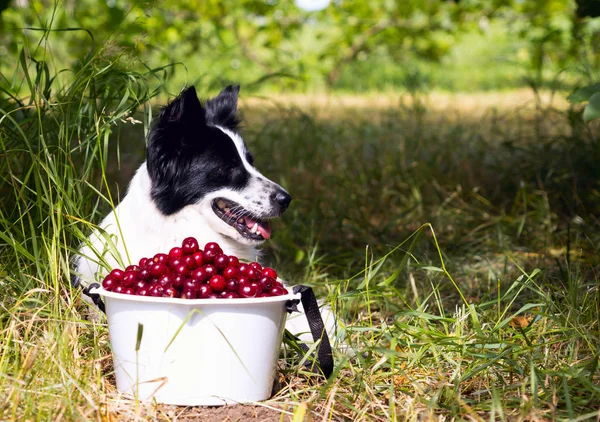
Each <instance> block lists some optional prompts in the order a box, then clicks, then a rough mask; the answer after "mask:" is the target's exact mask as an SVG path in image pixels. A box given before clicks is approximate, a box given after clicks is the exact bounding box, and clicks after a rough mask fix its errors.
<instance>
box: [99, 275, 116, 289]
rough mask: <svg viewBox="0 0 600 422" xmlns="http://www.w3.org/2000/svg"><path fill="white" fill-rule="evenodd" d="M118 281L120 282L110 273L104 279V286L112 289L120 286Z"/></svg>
mask: <svg viewBox="0 0 600 422" xmlns="http://www.w3.org/2000/svg"><path fill="white" fill-rule="evenodd" d="M118 283H119V282H118V281H117V280H116V279H114V278H113V277H112V276H110V275H108V276H106V278H105V279H104V280H102V287H104V288H105V289H106V290H108V291H111V290H112V289H114V288H115V287H117V286H118Z"/></svg>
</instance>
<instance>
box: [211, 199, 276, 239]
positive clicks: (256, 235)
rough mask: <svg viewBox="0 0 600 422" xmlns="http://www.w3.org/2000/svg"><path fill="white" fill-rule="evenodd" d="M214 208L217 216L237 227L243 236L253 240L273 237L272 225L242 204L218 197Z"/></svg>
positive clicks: (213, 203)
mask: <svg viewBox="0 0 600 422" xmlns="http://www.w3.org/2000/svg"><path fill="white" fill-rule="evenodd" d="M212 209H213V211H214V212H215V214H217V216H218V217H219V218H220V219H221V220H223V221H224V222H226V223H227V224H229V225H230V226H231V227H233V228H234V229H236V230H237V231H238V233H240V234H241V235H242V236H244V237H246V238H248V239H252V240H259V241H260V240H265V239H268V238H270V237H271V226H270V225H269V222H268V221H266V220H261V219H260V218H258V217H256V216H254V215H252V214H251V213H250V211H248V210H247V209H245V208H243V207H242V206H241V205H239V204H237V203H235V202H233V201H229V200H228V199H224V198H218V199H215V200H214V201H213V202H212Z"/></svg>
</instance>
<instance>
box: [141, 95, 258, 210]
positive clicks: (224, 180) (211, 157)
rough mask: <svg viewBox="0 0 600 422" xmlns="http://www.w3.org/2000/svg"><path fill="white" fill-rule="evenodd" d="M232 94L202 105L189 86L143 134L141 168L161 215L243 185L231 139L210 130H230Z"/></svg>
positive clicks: (232, 127) (235, 122)
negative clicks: (145, 135) (145, 138)
mask: <svg viewBox="0 0 600 422" xmlns="http://www.w3.org/2000/svg"><path fill="white" fill-rule="evenodd" d="M238 92H239V87H231V86H229V87H227V88H225V89H224V90H223V91H222V92H221V93H220V94H219V95H218V96H217V97H215V98H213V99H211V100H209V101H208V102H207V103H206V107H203V106H202V104H201V103H200V101H199V100H198V96H197V94H196V90H195V88H194V87H190V88H187V89H186V90H184V91H183V92H182V93H181V94H180V95H179V96H178V97H177V98H175V99H174V100H173V101H172V102H171V103H169V105H167V106H166V107H165V108H164V109H163V110H162V111H161V113H160V116H159V117H158V122H157V123H156V125H155V126H154V127H153V128H152V130H151V132H150V135H149V136H148V148H147V168H148V174H149V175H150V179H151V181H152V189H151V196H152V199H153V200H154V202H155V203H156V206H157V207H158V209H159V210H160V211H161V212H162V213H163V214H166V215H169V214H173V213H175V212H177V211H179V210H181V209H182V208H183V207H185V206H186V205H190V204H193V203H196V202H198V201H199V200H200V199H201V198H202V197H203V196H204V195H206V194H207V193H209V192H212V191H215V190H218V189H220V188H224V187H228V188H231V189H243V188H244V187H245V186H246V185H247V183H248V180H249V178H250V175H249V173H248V172H247V170H246V169H245V167H244V164H243V162H242V159H241V158H240V155H239V153H238V151H237V148H236V147H235V144H234V142H233V140H232V139H231V138H230V137H229V136H227V135H226V134H224V133H223V132H222V131H221V130H220V129H218V128H216V127H214V126H215V125H219V126H223V127H226V128H228V129H230V130H236V128H237V127H238V125H239V119H238V113H237V94H238ZM140 211H143V210H140Z"/></svg>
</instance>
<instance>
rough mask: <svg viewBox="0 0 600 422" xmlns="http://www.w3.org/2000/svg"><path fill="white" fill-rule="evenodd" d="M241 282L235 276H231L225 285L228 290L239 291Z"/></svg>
mask: <svg viewBox="0 0 600 422" xmlns="http://www.w3.org/2000/svg"><path fill="white" fill-rule="evenodd" d="M239 284H240V283H238V281H237V280H236V279H235V278H230V279H229V280H227V285H226V286H225V290H227V291H228V292H237V290H238V286H239Z"/></svg>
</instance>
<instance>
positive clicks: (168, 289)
mask: <svg viewBox="0 0 600 422" xmlns="http://www.w3.org/2000/svg"><path fill="white" fill-rule="evenodd" d="M176 294H177V290H175V289H174V288H173V287H171V286H169V287H165V290H164V292H163V296H164V297H175V295H176Z"/></svg>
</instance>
